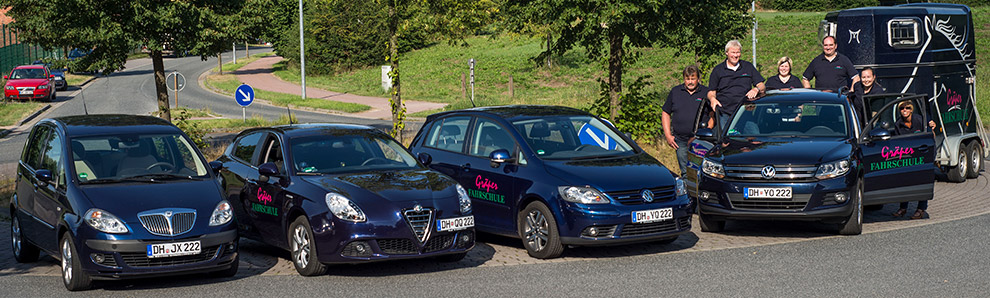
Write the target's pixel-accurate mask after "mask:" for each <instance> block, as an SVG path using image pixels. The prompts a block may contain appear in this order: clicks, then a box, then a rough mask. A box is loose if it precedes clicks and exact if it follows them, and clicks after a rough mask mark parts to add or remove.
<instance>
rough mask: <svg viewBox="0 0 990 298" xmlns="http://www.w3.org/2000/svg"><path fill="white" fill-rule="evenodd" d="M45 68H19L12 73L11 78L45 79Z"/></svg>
mask: <svg viewBox="0 0 990 298" xmlns="http://www.w3.org/2000/svg"><path fill="white" fill-rule="evenodd" d="M47 77H48V76H46V75H45V70H44V69H41V68H18V69H14V71H12V72H11V73H10V79H12V80H13V79H44V78H47Z"/></svg>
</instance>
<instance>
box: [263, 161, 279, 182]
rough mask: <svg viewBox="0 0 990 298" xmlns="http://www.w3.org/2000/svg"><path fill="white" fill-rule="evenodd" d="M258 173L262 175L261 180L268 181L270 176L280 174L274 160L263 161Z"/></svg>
mask: <svg viewBox="0 0 990 298" xmlns="http://www.w3.org/2000/svg"><path fill="white" fill-rule="evenodd" d="M258 175H261V176H260V177H258V180H259V181H261V182H268V179H269V178H270V177H278V176H279V173H278V167H277V166H275V163H272V162H266V163H263V164H261V166H259V167H258Z"/></svg>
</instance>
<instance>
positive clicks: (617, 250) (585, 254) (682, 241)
mask: <svg viewBox="0 0 990 298" xmlns="http://www.w3.org/2000/svg"><path fill="white" fill-rule="evenodd" d="M478 240H479V241H484V242H486V243H490V244H491V245H492V246H496V247H500V248H502V250H508V249H514V250H517V251H516V253H517V254H518V255H519V256H520V257H521V258H531V259H532V261H533V262H540V261H541V260H539V259H535V258H532V257H530V256H529V255H528V254H527V252H526V248H524V247H523V244H522V241H521V240H519V239H516V238H510V237H504V236H498V235H491V234H484V233H479V236H478ZM697 242H698V236H697V235H696V234H695V233H693V232H687V233H685V234H681V235H680V236H678V237H677V240H675V241H674V242H672V243H668V244H663V243H660V242H659V241H650V242H642V243H634V244H617V245H608V246H570V247H567V248H566V249H565V250H564V253H563V254H562V255H561V258H565V259H567V258H576V259H599V258H619V257H628V256H638V255H650V254H658V253H667V252H675V251H680V250H685V249H688V248H691V247H693V246H694V245H695V244H696V243H697Z"/></svg>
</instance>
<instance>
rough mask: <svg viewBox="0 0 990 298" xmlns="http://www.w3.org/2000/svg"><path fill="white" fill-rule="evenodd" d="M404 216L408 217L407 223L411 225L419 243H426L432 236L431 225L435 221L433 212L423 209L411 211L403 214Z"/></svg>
mask: <svg viewBox="0 0 990 298" xmlns="http://www.w3.org/2000/svg"><path fill="white" fill-rule="evenodd" d="M403 214H405V215H406V222H408V223H409V227H411V228H412V230H413V233H415V234H416V238H418V239H419V242H420V243H422V242H424V241H426V238H427V237H429V236H430V223H431V222H432V219H433V210H430V209H422V210H420V211H416V210H412V209H410V210H406V211H405V212H403Z"/></svg>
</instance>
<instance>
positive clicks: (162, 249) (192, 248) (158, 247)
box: [148, 241, 202, 258]
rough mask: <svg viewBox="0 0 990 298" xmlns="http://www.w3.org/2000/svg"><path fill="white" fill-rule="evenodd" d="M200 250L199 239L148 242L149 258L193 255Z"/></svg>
mask: <svg viewBox="0 0 990 298" xmlns="http://www.w3.org/2000/svg"><path fill="white" fill-rule="evenodd" d="M200 251H202V247H200V245H199V241H189V242H176V243H158V244H148V257H149V258H165V257H174V256H188V255H195V254H198V253H200Z"/></svg>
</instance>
